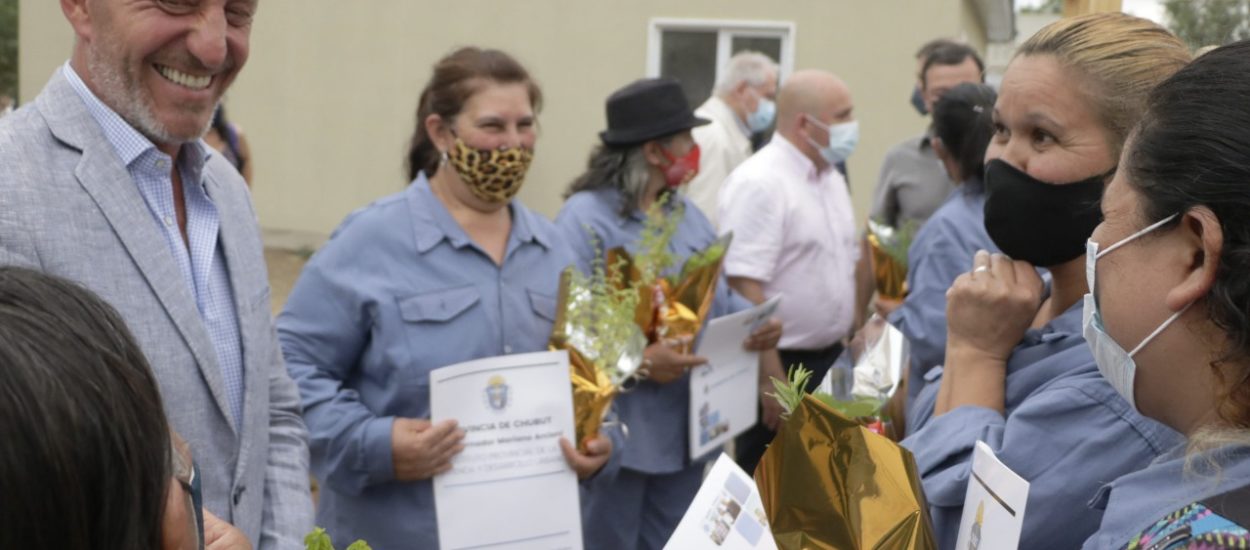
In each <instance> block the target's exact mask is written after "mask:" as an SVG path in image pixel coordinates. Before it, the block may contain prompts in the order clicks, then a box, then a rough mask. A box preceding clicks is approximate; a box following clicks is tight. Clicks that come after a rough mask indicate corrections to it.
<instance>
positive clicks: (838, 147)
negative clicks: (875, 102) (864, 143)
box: [803, 115, 859, 166]
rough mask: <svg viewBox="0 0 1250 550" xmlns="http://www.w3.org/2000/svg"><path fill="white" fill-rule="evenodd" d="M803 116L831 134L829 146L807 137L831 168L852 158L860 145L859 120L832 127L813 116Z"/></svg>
mask: <svg viewBox="0 0 1250 550" xmlns="http://www.w3.org/2000/svg"><path fill="white" fill-rule="evenodd" d="M803 116H805V117H807V120H809V121H811V122H812V124H815V125H817V126H820V127H821V128H824V129H825V131H826V132H828V133H829V144H828V145H823V146H822V145H820V144H819V143H816V140H814V139H812V137H811V136H806V137H807V142H808V143H809V144H811V146H812V147H815V148H816V150H817V151H819V152H820V156H821V158H824V159H825V162H827V163H829V166H833V165H835V164H837V163H839V162H843V161H845V160H846V159H848V158H851V153H854V152H855V146H856V145H858V144H859V121H858V120H852V121H850V122H843V123H842V124H834V125H833V126H830V125H828V124H825V123H824V122H821V121H820V119H818V118H816V117H814V116H812V115H803Z"/></svg>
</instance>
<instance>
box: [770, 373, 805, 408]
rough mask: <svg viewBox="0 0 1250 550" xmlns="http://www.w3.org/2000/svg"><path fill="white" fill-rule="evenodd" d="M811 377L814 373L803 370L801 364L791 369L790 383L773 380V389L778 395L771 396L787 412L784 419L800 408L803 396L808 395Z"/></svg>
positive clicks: (772, 394)
mask: <svg viewBox="0 0 1250 550" xmlns="http://www.w3.org/2000/svg"><path fill="white" fill-rule="evenodd" d="M811 377H812V371H810V370H807V369H805V368H803V365H801V364H800V365H796V366H795V367H794V368H792V369H790V380H789V381H786V382H783V381H781V380H777V379H776V378H774V379H773V388H774V389H776V390H777V393H771V394H769V395H771V396H773V398H774V399H776V400H777V402H778V403H780V404H781V408H782V409H785V411H786V412H785V414H783V415H782V417H783V418H784V417H789V416H790V413H792V412H794V409H797V408H798V407H799V403H800V402H802V401H803V394H805V393H807V392H806V389H807V380H808V379H809V378H811Z"/></svg>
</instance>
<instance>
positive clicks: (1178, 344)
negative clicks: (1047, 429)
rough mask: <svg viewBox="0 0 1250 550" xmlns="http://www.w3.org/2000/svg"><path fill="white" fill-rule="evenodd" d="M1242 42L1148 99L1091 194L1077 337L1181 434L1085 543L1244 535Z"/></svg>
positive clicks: (1248, 45)
mask: <svg viewBox="0 0 1250 550" xmlns="http://www.w3.org/2000/svg"><path fill="white" fill-rule="evenodd" d="M1248 101H1250V41H1242V42H1238V43H1236V44H1233V45H1230V46H1225V47H1223V48H1219V49H1217V50H1215V51H1212V52H1210V53H1207V54H1206V55H1203V56H1202V57H1200V58H1198V59H1197V60H1195V61H1194V62H1193V63H1192V64H1190V65H1189V66H1188V67H1186V68H1185V69H1182V70H1181V71H1180V72H1178V73H1176V74H1175V75H1174V76H1172V77H1171V78H1169V79H1168V80H1167V81H1165V82H1164V83H1163V84H1161V85H1160V86H1159V87H1158V88H1156V89H1155V90H1154V92H1153V93H1152V94H1151V96H1150V102H1149V104H1148V107H1147V109H1148V110H1147V112H1146V115H1145V116H1144V117H1143V118H1142V122H1141V123H1140V125H1139V126H1138V127H1137V129H1136V131H1135V132H1134V133H1133V134H1132V136H1131V137H1130V138H1129V141H1128V146H1127V147H1128V149H1127V151H1126V152H1125V154H1124V156H1123V158H1122V159H1121V163H1120V169H1119V170H1118V171H1117V172H1116V176H1115V179H1114V180H1112V182H1111V184H1110V185H1109V186H1108V187H1107V192H1106V194H1105V195H1104V197H1103V202H1102V210H1103V216H1104V218H1103V222H1102V224H1100V225H1099V226H1098V228H1097V229H1095V230H1094V234H1093V236H1092V237H1090V243H1089V245H1088V247H1087V255H1086V263H1087V268H1086V271H1087V277H1088V278H1089V287H1090V292H1091V294H1090V295H1087V296H1086V298H1085V338H1086V340H1088V341H1089V345H1090V347H1091V348H1092V349H1093V352H1094V358H1095V359H1096V360H1097V362H1098V368H1099V370H1100V371H1101V372H1102V373H1103V376H1105V377H1106V378H1107V379H1108V380H1109V381H1110V382H1111V384H1112V386H1114V387H1115V388H1116V390H1118V391H1119V392H1120V393H1121V394H1122V395H1123V396H1124V398H1125V399H1126V400H1127V401H1128V402H1129V403H1131V404H1133V405H1134V406H1135V407H1136V408H1137V410H1139V411H1141V413H1142V414H1144V415H1146V416H1148V417H1151V418H1154V419H1156V420H1158V421H1159V422H1162V423H1164V424H1166V425H1168V426H1170V427H1172V428H1173V429H1175V430H1176V431H1178V432H1180V433H1182V434H1184V435H1185V436H1186V437H1187V438H1188V443H1187V444H1186V445H1183V446H1181V447H1178V448H1176V449H1175V450H1174V451H1172V452H1171V453H1169V454H1167V455H1164V456H1163V457H1160V460H1158V461H1156V462H1155V463H1154V464H1152V465H1150V467H1148V468H1146V469H1144V470H1141V471H1138V472H1134V473H1132V474H1128V475H1125V476H1123V477H1121V478H1120V479H1117V480H1116V481H1115V482H1113V483H1111V484H1110V485H1108V486H1107V487H1105V488H1104V489H1103V491H1102V492H1101V493H1099V496H1098V498H1097V499H1096V500H1095V502H1094V505H1095V506H1096V507H1097V508H1100V509H1105V513H1104V515H1103V521H1102V526H1101V527H1100V528H1099V530H1098V532H1097V533H1095V534H1094V536H1093V537H1091V538H1090V539H1089V540H1088V541H1086V543H1085V548H1087V549H1119V548H1130V549H1139V548H1152V549H1160V550H1164V549H1168V550H1171V549H1179V548H1204V549H1206V548H1246V547H1248V546H1250V536H1248V534H1247V527H1250V381H1248V380H1250V103H1248Z"/></svg>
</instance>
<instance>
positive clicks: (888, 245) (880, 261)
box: [868, 220, 919, 303]
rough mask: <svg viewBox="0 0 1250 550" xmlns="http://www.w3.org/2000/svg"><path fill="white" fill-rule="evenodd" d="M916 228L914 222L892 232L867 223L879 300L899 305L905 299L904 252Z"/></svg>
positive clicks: (905, 262)
mask: <svg viewBox="0 0 1250 550" xmlns="http://www.w3.org/2000/svg"><path fill="white" fill-rule="evenodd" d="M918 228H919V227H918V225H917V224H916V222H914V221H908V222H906V223H904V224H903V225H902V226H901V227H897V228H895V227H892V226H890V225H886V224H884V223H881V222H878V221H874V220H868V251H869V254H870V255H871V259H872V275H873V281H874V283H875V285H876V289H877V295H878V297H879V299H881V300H885V301H890V302H895V303H900V302H902V301H903V298H906V297H907V249H908V248H909V247H911V241H912V239H913V238H914V237H915V236H916V231H917V229H918Z"/></svg>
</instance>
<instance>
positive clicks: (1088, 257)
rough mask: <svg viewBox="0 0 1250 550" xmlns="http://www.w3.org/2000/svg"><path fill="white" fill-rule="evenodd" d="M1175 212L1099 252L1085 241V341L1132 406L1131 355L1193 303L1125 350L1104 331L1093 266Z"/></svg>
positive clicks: (1134, 365) (1102, 370) (1133, 372)
mask: <svg viewBox="0 0 1250 550" xmlns="http://www.w3.org/2000/svg"><path fill="white" fill-rule="evenodd" d="M1176 216H1177V215H1176V214H1172V215H1171V216H1168V217H1166V218H1164V219H1162V220H1159V221H1158V222H1155V223H1154V224H1153V225H1151V226H1150V227H1147V228H1145V229H1142V230H1141V231H1138V232H1136V233H1133V234H1132V235H1129V236H1128V237H1127V238H1125V239H1124V240H1122V241H1120V242H1118V243H1115V244H1113V245H1111V246H1109V247H1107V249H1106V250H1103V251H1102V252H1099V251H1098V243H1096V242H1094V241H1093V240H1092V239H1091V240H1089V241H1086V243H1085V282H1086V283H1089V293H1087V294H1086V295H1085V303H1084V308H1083V316H1084V330H1083V333H1084V335H1085V342H1086V343H1088V344H1089V349H1090V351H1092V352H1093V354H1094V362H1095V363H1097V364H1098V372H1100V373H1102V376H1103V378H1106V379H1107V381H1108V382H1110V383H1111V387H1113V388H1115V390H1116V391H1117V392H1119V394H1120V395H1121V396H1123V397H1124V399H1125V400H1127V401H1128V404H1129V405H1132V406H1133V408H1137V405H1136V402H1135V401H1134V398H1133V381H1134V380H1135V379H1136V377H1137V363H1136V362H1134V361H1133V356H1134V355H1137V352H1139V351H1141V350H1142V348H1145V347H1146V344H1149V343H1150V342H1151V340H1154V339H1155V337H1157V336H1159V334H1161V333H1162V332H1163V331H1164V330H1166V329H1167V328H1168V327H1169V326H1171V325H1172V323H1174V322H1176V320H1177V319H1179V318H1180V316H1181V315H1182V314H1183V313H1185V310H1187V309H1189V306H1191V305H1193V304H1192V303H1190V304H1188V305H1186V306H1185V307H1183V308H1181V310H1180V311H1178V312H1176V313H1173V314H1172V316H1171V317H1169V318H1168V320H1166V321H1164V322H1163V324H1162V325H1159V328H1157V329H1155V331H1154V332H1152V333H1150V335H1149V336H1147V337H1146V338H1145V339H1143V340H1142V341H1141V343H1140V344H1137V347H1135V348H1133V351H1124V348H1123V347H1120V344H1117V343H1116V341H1115V340H1114V339H1112V338H1111V335H1110V334H1107V330H1106V325H1105V324H1104V323H1103V320H1102V312H1100V311H1099V310H1098V301H1097V300H1095V299H1094V283H1095V282H1096V277H1095V266H1096V265H1097V264H1098V259H1099V258H1101V257H1103V256H1106V255H1107V254H1109V253H1110V252H1111V251H1113V250H1115V249H1117V248H1120V247H1121V246H1124V245H1126V244H1128V243H1130V242H1133V241H1134V240H1136V239H1138V238H1140V237H1141V236H1142V235H1145V234H1147V233H1150V232H1151V231H1154V230H1156V229H1158V228H1160V227H1163V224H1166V223H1168V222H1170V221H1172V220H1173V219H1175V218H1176Z"/></svg>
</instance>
